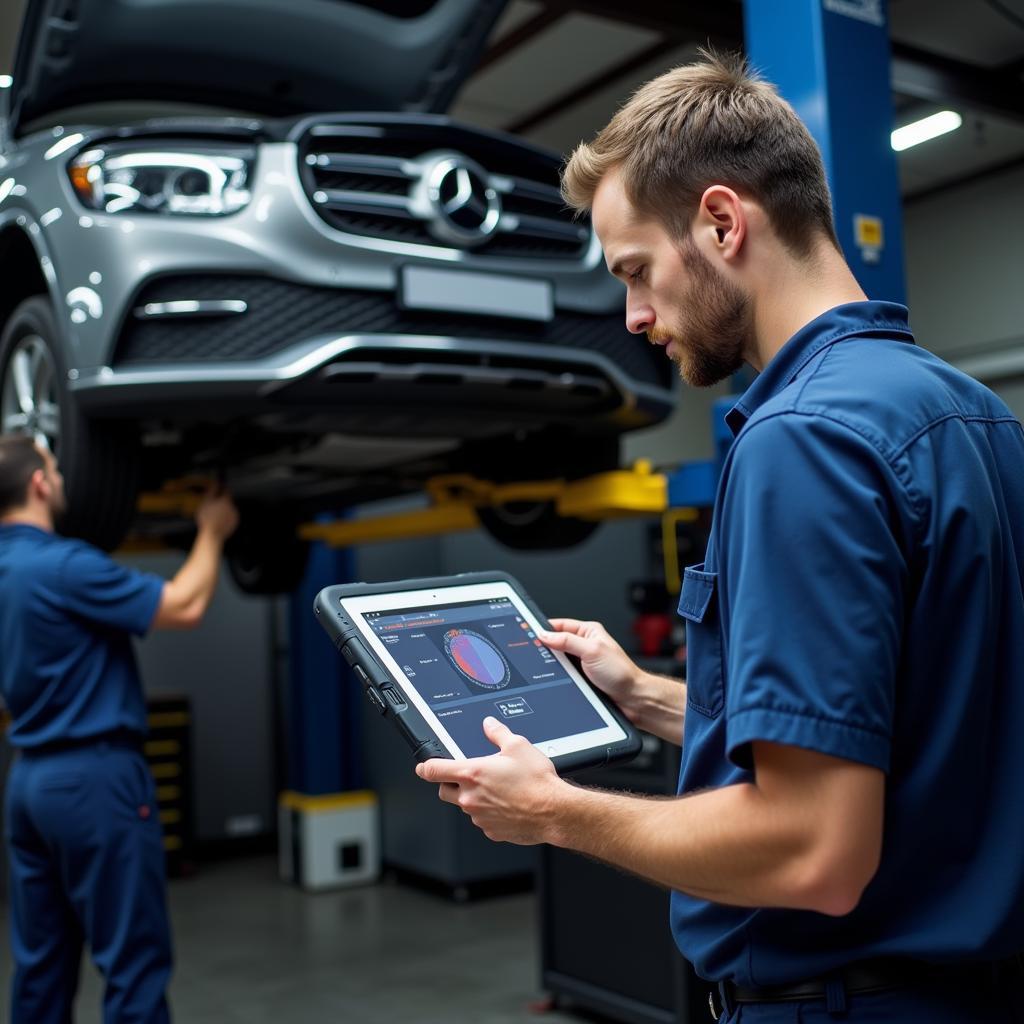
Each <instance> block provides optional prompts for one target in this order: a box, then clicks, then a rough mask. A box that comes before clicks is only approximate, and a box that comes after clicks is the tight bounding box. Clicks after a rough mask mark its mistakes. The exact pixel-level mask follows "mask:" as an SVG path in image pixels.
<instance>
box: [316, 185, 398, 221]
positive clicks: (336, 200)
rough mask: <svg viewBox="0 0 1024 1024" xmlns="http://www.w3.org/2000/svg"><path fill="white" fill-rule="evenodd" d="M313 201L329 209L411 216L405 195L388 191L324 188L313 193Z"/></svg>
mask: <svg viewBox="0 0 1024 1024" xmlns="http://www.w3.org/2000/svg"><path fill="white" fill-rule="evenodd" d="M313 202H315V203H316V204H317V205H318V206H326V207H327V208H328V209H331V210H369V211H372V212H373V213H386V214H390V215H391V216H393V217H412V216H414V214H413V213H412V211H411V210H410V209H409V199H408V197H407V196H395V195H392V194H391V193H390V192H358V191H354V190H352V189H341V188H325V189H319V190H318V191H316V192H314V193H313Z"/></svg>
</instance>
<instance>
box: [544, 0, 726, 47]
mask: <svg viewBox="0 0 1024 1024" xmlns="http://www.w3.org/2000/svg"><path fill="white" fill-rule="evenodd" d="M553 2H555V3H557V5H558V6H561V5H562V4H563V3H564V4H567V5H568V6H569V7H570V8H572V9H573V10H574V11H576V12H578V13H580V14H590V15H592V16H594V17H597V18H607V19H608V20H609V21H619V22H623V23H624V24H627V25H631V26H635V27H636V28H647V29H653V30H654V31H655V32H658V33H660V34H661V35H664V36H671V37H673V38H675V39H676V40H681V41H683V42H691V41H692V42H698V43H703V42H709V41H710V42H712V43H715V44H717V45H720V46H739V45H741V44H742V42H743V8H742V6H741V5H740V4H739V3H737V2H736V0H727V2H722V0H719V2H717V3H706V2H703V3H700V2H697V0H629V2H628V3H622V0H553Z"/></svg>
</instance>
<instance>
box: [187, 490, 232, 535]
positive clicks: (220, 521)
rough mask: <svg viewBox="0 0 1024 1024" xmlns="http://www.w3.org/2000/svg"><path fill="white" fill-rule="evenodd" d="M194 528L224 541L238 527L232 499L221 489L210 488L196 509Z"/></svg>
mask: <svg viewBox="0 0 1024 1024" xmlns="http://www.w3.org/2000/svg"><path fill="white" fill-rule="evenodd" d="M196 526H198V527H199V529H200V530H209V531H210V532H211V533H213V535H214V536H215V537H217V538H218V539H219V540H221V541H225V540H227V539H228V537H230V536H231V534H233V533H234V532H235V530H236V529H237V527H238V509H237V508H235V502H234V499H232V497H231V495H230V494H229V493H228V491H227V490H225V489H224V488H223V487H221V486H219V485H214V486H211V487H210V488H209V489H208V490H207V492H206V493H205V494H204V495H203V500H202V501H201V502H200V503H199V508H197V509H196Z"/></svg>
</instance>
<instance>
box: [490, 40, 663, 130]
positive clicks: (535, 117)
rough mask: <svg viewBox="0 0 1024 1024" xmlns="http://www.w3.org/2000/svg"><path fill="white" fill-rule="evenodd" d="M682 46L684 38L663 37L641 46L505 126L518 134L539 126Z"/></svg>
mask: <svg viewBox="0 0 1024 1024" xmlns="http://www.w3.org/2000/svg"><path fill="white" fill-rule="evenodd" d="M679 46H680V41H679V40H678V39H661V40H659V41H658V42H657V43H654V44H653V45H651V46H648V47H646V48H645V49H643V50H641V51H640V52H639V53H637V54H635V55H634V56H632V57H629V58H627V59H626V60H623V61H620V62H619V63H618V64H614V65H612V66H611V67H607V68H604V69H603V70H601V71H600V72H599V73H598V74H596V75H593V76H592V77H591V78H588V79H587V80H586V81H584V82H581V83H580V84H579V85H577V86H574V87H573V88H572V89H570V90H568V91H567V92H564V93H562V94H561V95H560V96H556V97H555V98H554V99H553V100H550V101H549V102H547V103H545V104H544V106H542V107H537V108H536V109H534V110H531V111H529V112H528V113H526V114H524V115H523V116H521V117H520V118H518V119H517V120H516V121H514V122H513V123H512V124H510V125H509V126H508V127H507V128H506V129H505V130H506V131H508V132H511V133H512V134H514V135H521V134H523V133H524V132H528V131H529V130H530V129H531V128H535V127H536V126H537V125H538V124H540V123H541V122H543V121H546V120H547V119H548V118H549V117H553V116H554V115H555V114H560V113H562V112H563V111H564V110H566V109H568V108H569V107H572V106H574V105H575V104H577V103H579V102H580V101H581V100H585V99H586V98H587V97H588V96H591V95H593V94H594V93H595V92H597V90H599V89H603V88H605V87H606V86H608V85H611V84H612V83H613V82H615V81H616V80H617V79H619V78H624V77H625V76H626V75H629V74H632V73H633V72H634V71H638V70H639V69H640V68H642V67H644V66H645V65H647V64H650V63H651V61H654V60H657V59H658V58H659V57H663V56H665V54H667V53H670V52H671V51H672V50H676V49H678V48H679Z"/></svg>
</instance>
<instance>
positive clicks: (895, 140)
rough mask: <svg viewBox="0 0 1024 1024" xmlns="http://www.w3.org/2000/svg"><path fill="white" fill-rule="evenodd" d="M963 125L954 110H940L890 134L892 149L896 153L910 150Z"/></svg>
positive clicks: (961, 119)
mask: <svg viewBox="0 0 1024 1024" xmlns="http://www.w3.org/2000/svg"><path fill="white" fill-rule="evenodd" d="M962 123H963V118H962V117H961V116H960V115H959V114H958V113H957V112H956V111H955V110H940V111H939V112H938V113H937V114H932V116H931V117H925V118H922V119H921V120H920V121H914V122H912V123H911V124H905V125H904V126H903V127H902V128H897V129H896V131H894V132H893V133H892V148H893V149H895V150H896V152H900V151H901V150H904V149H910V147H911V146H917V145H919V144H920V143H922V142H927V141H928V140H929V139H934V138H936V137H937V136H939V135H945V134H946V132H952V131H955V130H956V129H957V128H959V127H960V125H961V124H962Z"/></svg>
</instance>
